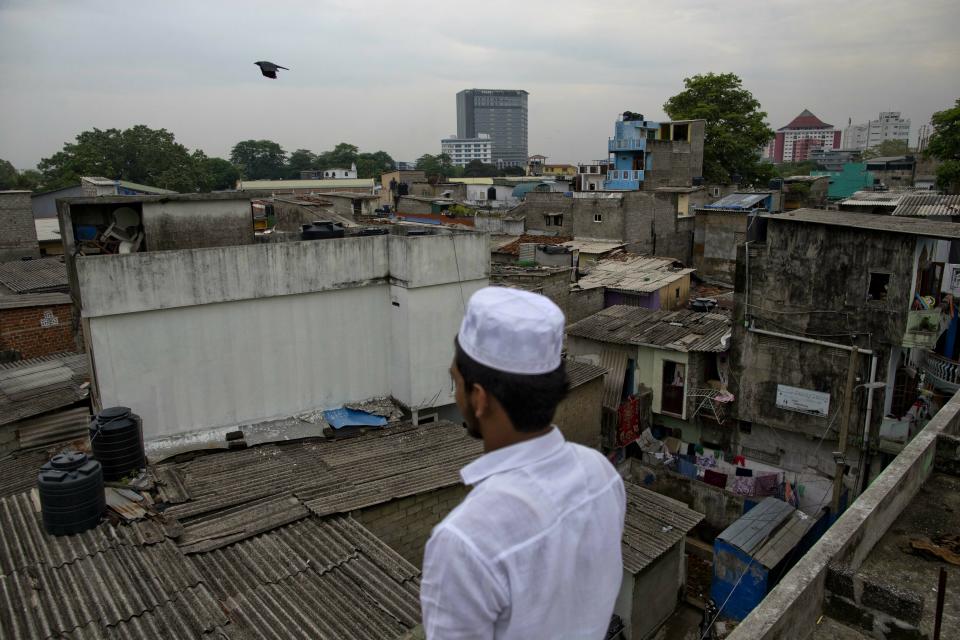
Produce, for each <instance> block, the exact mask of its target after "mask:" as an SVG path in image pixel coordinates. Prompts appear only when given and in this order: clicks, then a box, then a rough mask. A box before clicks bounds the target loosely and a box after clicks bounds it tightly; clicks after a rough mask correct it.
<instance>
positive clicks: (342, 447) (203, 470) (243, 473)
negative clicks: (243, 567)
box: [157, 422, 483, 521]
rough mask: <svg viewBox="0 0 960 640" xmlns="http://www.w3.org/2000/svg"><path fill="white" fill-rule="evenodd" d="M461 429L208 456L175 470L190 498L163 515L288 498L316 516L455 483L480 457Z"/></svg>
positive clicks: (402, 430)
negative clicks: (461, 471) (296, 499)
mask: <svg viewBox="0 0 960 640" xmlns="http://www.w3.org/2000/svg"><path fill="white" fill-rule="evenodd" d="M482 448H483V447H482V444H481V443H480V442H479V441H477V440H474V439H472V438H470V437H469V436H468V435H467V434H466V432H465V431H464V430H463V428H462V427H460V426H458V425H454V424H452V423H449V422H438V423H434V424H430V425H424V426H420V427H413V426H411V425H409V424H403V425H397V426H391V427H388V428H386V429H380V430H376V431H370V432H367V433H365V434H364V435H363V436H360V437H356V438H347V439H337V440H329V441H320V442H317V441H302V442H295V443H284V444H271V445H263V446H259V447H256V448H251V449H246V450H241V451H227V452H219V453H214V454H210V455H206V456H203V457H200V458H197V459H195V460H191V461H189V462H183V463H170V464H169V465H168V464H163V465H159V466H158V467H157V468H158V469H163V468H165V467H168V466H170V465H173V466H175V467H176V468H177V469H178V471H179V472H180V474H181V476H182V478H183V485H184V488H185V489H186V491H188V492H189V495H190V497H191V500H190V501H188V502H184V503H182V504H175V505H172V506H170V507H169V508H168V509H167V510H166V512H165V513H167V514H169V515H171V516H173V517H176V518H180V519H184V520H189V521H192V520H193V519H200V520H202V519H203V517H204V514H210V513H214V512H218V511H221V510H223V509H227V508H230V507H237V506H238V505H247V504H250V503H252V502H254V501H257V500H264V499H269V498H281V497H282V496H289V495H293V496H296V497H297V498H299V499H300V500H301V501H303V503H304V504H305V505H306V506H307V507H308V508H309V509H310V510H311V511H313V512H314V513H316V514H317V515H328V514H335V513H345V512H348V511H351V510H353V509H360V508H363V507H367V506H371V505H374V504H380V503H382V502H387V501H389V500H392V499H393V498H399V497H403V496H408V495H414V494H416V493H421V492H423V491H430V490H433V489H439V488H441V487H447V486H450V485H454V484H458V483H459V482H460V477H459V470H460V468H461V467H463V466H464V465H465V464H467V463H468V462H470V461H472V460H474V459H475V458H477V457H478V456H479V455H480V454H481V452H482Z"/></svg>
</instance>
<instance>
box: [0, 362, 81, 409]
mask: <svg viewBox="0 0 960 640" xmlns="http://www.w3.org/2000/svg"><path fill="white" fill-rule="evenodd" d="M88 367H89V364H88V360H87V356H86V355H85V354H59V355H52V356H44V357H42V358H33V359H30V360H20V361H18V362H11V363H7V364H3V365H0V425H4V424H10V423H12V422H17V421H19V420H22V419H24V418H29V417H31V416H36V415H39V414H41V413H45V412H47V411H52V410H54V409H59V408H61V407H65V406H68V405H71V404H73V403H75V402H78V401H80V400H83V399H85V398H86V397H87V390H86V389H84V388H82V386H81V385H83V383H84V382H86V381H87V380H89V377H90V374H89V369H88Z"/></svg>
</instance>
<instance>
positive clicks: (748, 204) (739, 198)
mask: <svg viewBox="0 0 960 640" xmlns="http://www.w3.org/2000/svg"><path fill="white" fill-rule="evenodd" d="M769 197H770V194H769V193H731V194H730V195H727V196H724V197H722V198H720V199H719V200H717V201H716V202H711V203H710V204H705V205H701V206H700V207H698V208H700V209H754V208H756V206H757V205H758V204H760V203H761V202H763V201H764V200H766V199H767V198H769Z"/></svg>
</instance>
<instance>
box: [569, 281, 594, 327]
mask: <svg viewBox="0 0 960 640" xmlns="http://www.w3.org/2000/svg"><path fill="white" fill-rule="evenodd" d="M602 309H603V288H601V287H598V288H596V289H588V290H587V291H573V292H571V293H570V297H569V298H567V306H566V308H564V310H563V312H564V314H565V315H566V316H567V324H573V323H574V322H579V321H581V320H583V319H584V318H586V317H588V316H592V315H593V314H595V313H596V312H598V311H601V310H602Z"/></svg>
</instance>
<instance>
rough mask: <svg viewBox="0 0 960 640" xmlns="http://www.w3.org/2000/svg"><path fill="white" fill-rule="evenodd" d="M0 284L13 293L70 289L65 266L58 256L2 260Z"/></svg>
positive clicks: (64, 290)
mask: <svg viewBox="0 0 960 640" xmlns="http://www.w3.org/2000/svg"><path fill="white" fill-rule="evenodd" d="M0 284H2V285H4V286H5V287H7V288H8V289H10V290H11V291H13V292H14V293H42V292H49V291H63V292H66V291H69V290H70V285H69V283H68V282H67V267H66V265H64V264H63V262H61V261H60V258H38V259H36V260H15V261H13V262H4V263H2V264H0Z"/></svg>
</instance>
